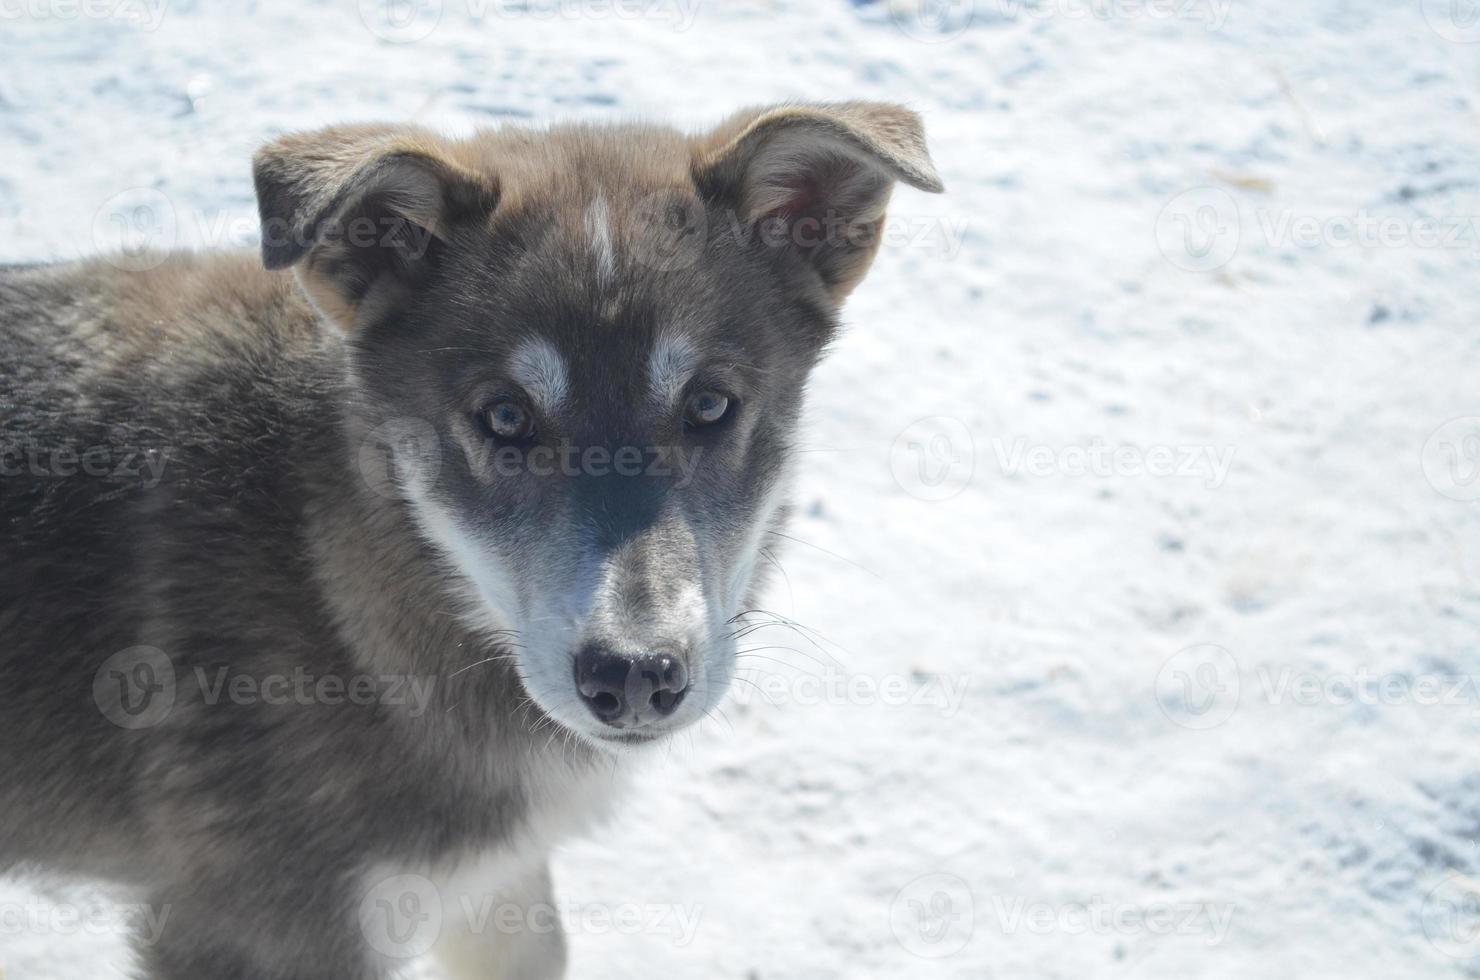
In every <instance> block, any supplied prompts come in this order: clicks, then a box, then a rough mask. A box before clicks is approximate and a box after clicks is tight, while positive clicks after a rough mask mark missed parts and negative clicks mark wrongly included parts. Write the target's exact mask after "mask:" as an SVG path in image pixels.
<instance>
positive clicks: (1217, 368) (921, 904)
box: [0, 0, 1480, 980]
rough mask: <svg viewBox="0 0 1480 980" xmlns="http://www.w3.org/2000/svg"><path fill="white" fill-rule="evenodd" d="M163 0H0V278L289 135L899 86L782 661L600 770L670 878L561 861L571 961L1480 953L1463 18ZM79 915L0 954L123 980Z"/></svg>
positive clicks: (1078, 1)
mask: <svg viewBox="0 0 1480 980" xmlns="http://www.w3.org/2000/svg"><path fill="white" fill-rule="evenodd" d="M161 2H162V0H153V2H150V0H97V2H96V3H92V4H84V5H81V6H78V5H76V4H73V3H69V2H68V0H0V152H3V158H4V159H3V166H0V231H3V232H4V234H3V236H0V259H11V260H29V259H42V258H50V257H68V256H73V255H76V254H79V253H84V252H90V251H94V250H96V249H98V248H104V247H117V246H118V245H119V244H120V235H124V236H133V243H135V244H137V240H138V238H139V236H143V237H149V236H151V235H153V236H154V243H155V244H161V243H169V242H171V241H173V242H177V243H179V244H189V245H201V246H210V247H251V246H252V245H253V244H254V238H253V235H254V229H253V218H252V216H253V213H254V210H253V204H252V198H251V188H250V182H249V179H248V172H247V160H248V157H249V155H250V152H251V150H252V149H253V147H254V146H255V145H256V144H258V143H259V142H260V141H262V140H264V139H266V138H268V137H270V136H272V135H274V134H276V133H278V132H280V131H282V130H285V129H290V128H301V127H306V126H312V125H316V124H320V123H328V122H336V121H344V120H352V119H367V118H378V117H386V118H392V119H416V120H419V121H422V122H425V123H429V124H431V125H434V126H438V127H443V128H446V129H448V130H450V131H461V130H465V129H467V128H469V127H473V126H478V125H496V124H499V123H502V122H506V121H511V120H512V121H530V120H532V121H543V120H548V119H551V118H555V117H580V118H609V117H613V116H631V115H643V116H649V115H651V116H659V117H665V118H669V119H672V120H674V121H677V122H679V123H681V124H684V125H693V126H698V125H703V124H706V123H709V122H712V121H714V120H715V119H717V118H718V117H719V116H720V115H722V114H724V113H725V112H727V111H728V110H730V109H732V108H734V107H736V106H737V105H739V104H742V103H753V102H761V101H767V100H776V99H783V98H802V99H815V98H826V99H837V98H847V97H858V98H873V99H891V100H899V101H905V102H908V103H910V104H911V105H913V106H914V107H915V108H917V109H919V110H920V111H921V112H922V113H924V114H925V116H926V118H927V120H928V125H929V129H930V134H931V138H932V142H933V146H934V152H935V155H936V159H937V161H938V163H939V165H940V170H941V173H942V175H943V176H944V178H945V181H946V183H947V185H948V188H949V191H950V193H949V194H948V195H947V196H944V197H940V198H933V197H927V196H925V195H921V194H917V193H914V192H911V191H901V192H899V193H898V195H897V197H896V204H895V215H896V217H895V227H897V228H899V229H900V233H899V240H898V241H896V242H895V243H894V244H893V245H892V246H891V247H889V248H888V249H887V250H886V252H885V254H884V255H883V256H882V257H881V258H880V260H879V262H878V263H877V265H876V267H875V271H874V273H873V274H872V277H871V278H870V279H869V280H868V281H867V283H866V284H865V285H864V287H863V288H862V289H861V290H860V291H859V292H858V293H857V295H856V297H855V298H854V300H853V302H852V304H851V306H850V308H849V311H848V312H849V319H850V321H851V323H852V329H851V332H850V334H849V335H848V336H847V338H846V339H845V340H844V341H843V342H842V343H841V344H840V345H839V346H838V348H837V351H836V353H835V354H834V356H833V357H832V359H831V360H830V361H829V362H828V363H827V364H826V366H825V367H823V368H822V369H821V371H820V372H819V374H818V376H817V379H816V384H815V388H814V390H813V393H812V420H811V424H810V428H809V430H808V433H807V440H808V445H809V447H810V448H812V449H815V450H816V451H815V452H812V453H809V455H808V456H807V466H806V469H805V476H804V479H803V482H802V488H801V494H802V496H801V504H802V507H801V517H800V520H799V521H798V523H797V525H796V527H795V529H794V534H795V535H796V537H798V538H800V539H802V540H803V541H805V542H808V544H798V545H796V546H795V547H793V548H791V550H790V551H789V553H787V554H786V556H785V557H784V559H783V564H784V566H785V570H786V573H787V581H786V582H780V583H778V587H777V588H776V590H775V592H774V594H773V596H772V599H771V602H770V605H771V608H773V609H775V610H776V611H778V612H782V613H785V614H788V615H791V616H793V617H795V618H796V619H798V620H799V621H801V622H803V623H806V624H808V625H809V626H810V627H812V628H813V629H815V631H816V634H817V635H818V636H820V637H824V638H825V639H819V641H818V643H819V646H820V647H821V648H822V649H821V650H819V649H817V648H814V647H810V646H807V645H804V644H796V643H795V641H794V640H792V639H788V638H786V637H784V636H783V637H778V638H777V639H776V640H775V641H774V642H776V643H791V644H794V645H798V646H799V649H802V650H806V651H808V652H810V653H811V654H812V655H814V656H815V657H817V658H818V659H817V660H813V659H810V658H808V657H804V656H802V655H800V654H793V653H789V652H787V651H779V652H777V653H776V656H778V657H779V658H780V659H781V660H783V661H786V663H787V664H789V665H790V666H783V665H779V664H775V663H769V662H765V661H757V662H755V663H754V666H759V667H766V668H768V670H769V671H770V672H771V676H770V677H765V676H761V675H752V678H751V679H752V680H753V681H754V682H755V683H756V684H759V685H761V686H762V687H764V688H766V689H767V691H768V692H769V694H770V695H771V697H772V698H773V699H774V700H776V701H778V702H780V703H778V704H776V705H775V706H771V705H769V704H767V703H765V701H763V699H762V698H761V696H760V695H759V694H757V693H756V692H755V691H754V690H753V689H752V688H751V687H749V686H747V685H745V684H741V685H739V690H738V691H737V699H736V702H735V703H733V704H731V705H730V706H728V707H727V708H726V711H725V715H726V722H722V723H718V724H712V725H707V726H706V727H705V728H704V729H703V730H702V731H701V732H700V733H699V734H698V735H697V736H696V737H695V738H694V739H693V740H692V742H690V741H689V740H684V741H683V743H682V744H681V745H679V746H678V747H677V748H676V749H675V751H674V752H673V754H672V757H671V758H670V759H668V760H665V761H664V762H663V764H662V765H659V766H654V767H652V769H651V771H649V772H648V773H647V774H646V775H645V776H644V778H643V780H642V782H641V786H642V787H643V790H644V795H643V797H642V800H641V802H640V804H638V805H635V806H632V807H630V808H629V809H628V810H627V811H626V813H625V816H624V817H623V818H622V819H623V821H624V823H625V826H626V827H627V829H628V830H629V831H630V832H631V833H632V834H635V835H639V836H640V835H641V834H644V833H651V835H652V837H653V839H654V840H655V841H658V840H662V841H677V842H679V844H680V852H681V853H682V855H683V859H682V860H680V861H678V862H673V861H671V860H670V859H669V855H670V854H671V851H670V850H669V849H668V848H667V847H666V846H665V847H664V848H661V849H660V848H658V847H656V846H655V847H654V848H652V849H651V850H647V849H640V850H636V851H627V852H613V851H612V850H610V849H608V848H606V847H603V846H602V845H601V844H600V843H599V842H596V841H586V842H578V843H574V844H572V845H571V846H569V847H568V848H567V849H565V850H564V851H563V852H562V853H561V854H560V855H559V857H558V860H557V865H556V871H557V878H558V886H559V890H560V893H561V895H562V896H563V898H565V899H566V900H568V901H569V902H570V903H572V905H573V906H574V908H573V910H572V911H571V914H570V916H569V919H570V923H571V925H572V928H573V932H574V935H573V950H574V969H573V975H575V976H577V977H612V978H637V977H650V976H656V977H685V978H687V977H697V978H736V980H749V978H757V980H770V978H783V977H807V978H818V980H821V978H848V980H852V978H864V977H971V978H981V977H1001V978H1028V977H1032V978H1072V980H1082V978H1086V977H1093V978H1142V977H1144V978H1187V977H1207V978H1225V977H1270V976H1275V977H1303V978H1321V977H1344V978H1346V977H1357V976H1361V977H1395V976H1401V977H1412V978H1416V977H1442V976H1480V897H1477V894H1480V893H1477V892H1475V891H1472V890H1471V885H1470V884H1469V881H1468V879H1466V878H1465V877H1464V876H1466V875H1475V876H1477V877H1480V848H1477V844H1476V842H1477V839H1480V767H1477V765H1476V760H1477V755H1480V750H1477V748H1476V745H1477V742H1476V735H1477V734H1480V684H1477V683H1476V681H1475V680H1473V679H1472V675H1475V674H1480V639H1477V632H1476V625H1477V623H1480V510H1477V504H1476V502H1475V501H1476V499H1477V498H1480V419H1476V418H1475V416H1480V390H1477V389H1480V335H1477V333H1476V332H1475V330H1474V326H1475V319H1476V313H1477V310H1480V276H1477V274H1476V273H1477V261H1476V258H1477V255H1480V230H1477V226H1476V225H1475V224H1472V223H1471V222H1472V219H1473V218H1474V216H1476V215H1477V214H1480V197H1477V175H1480V115H1477V111H1476V103H1477V98H1480V92H1477V83H1480V8H1477V9H1470V8H1471V7H1472V6H1473V4H1472V3H1471V0H1454V2H1453V3H1451V2H1450V0H1424V2H1420V0H1403V2H1389V0H1363V2H1344V3H1343V2H1336V0H1330V2H1319V0H1309V2H1302V3H1292V2H1290V0H1239V2H1235V3H1231V4H1230V3H1227V2H1223V0H1149V2H1142V0H1094V2H1091V0H1036V2H1035V0H977V2H976V3H975V5H974V9H973V5H972V4H971V3H959V2H958V3H954V4H949V3H945V4H938V5H937V6H940V7H944V8H948V9H947V10H946V13H945V16H943V17H941V18H934V19H928V20H923V21H922V20H921V19H920V18H918V17H917V16H914V15H913V14H911V11H912V10H914V9H916V6H917V5H916V4H915V3H914V2H907V3H900V4H897V5H896V9H895V11H894V15H893V16H891V9H890V5H888V4H887V3H884V2H879V0H875V2H869V0H854V2H852V3H845V2H843V0H795V2H783V0H747V2H737V3H731V4H728V5H722V4H720V3H719V2H717V0H702V2H700V0H684V2H680V0H640V2H637V3H635V4H634V3H622V2H617V3H616V4H615V5H614V4H613V3H612V2H610V0H560V2H557V0H529V3H512V2H509V0H484V2H481V3H480V2H477V0H442V2H441V3H440V4H439V3H436V2H434V0H423V2H421V4H420V5H419V6H417V5H416V4H414V3H413V4H409V5H403V6H401V7H398V8H395V12H397V13H399V14H400V15H402V19H401V20H400V21H398V22H396V23H392V22H391V21H390V20H388V19H387V17H386V11H385V7H384V0H366V2H364V3H362V4H360V5H359V7H358V9H357V5H356V3H355V2H354V0H336V2H332V3H319V4H309V3H291V2H286V0H284V2H255V3H239V4H232V5H229V9H228V5H227V4H224V3H222V4H205V3H187V2H185V0H174V2H171V3H169V4H168V6H167V7H162V6H160V3H161ZM439 8H440V15H439V16H438V15H437V10H438V9H439ZM408 11H409V12H410V14H411V15H412V16H409V18H408V17H407V16H406V15H407V12H408ZM634 11H636V12H637V13H638V14H640V15H639V16H634ZM619 12H620V15H619ZM1471 15H1475V16H1471ZM161 202H163V204H161ZM141 204H142V205H144V206H145V210H142V211H141V210H140V209H139V205H141ZM117 216H122V217H123V218H125V219H126V220H127V221H129V222H131V224H128V225H120V224H117V220H118V218H117ZM129 241H130V239H129V238H127V237H125V238H124V240H123V242H124V243H125V244H127V243H129ZM917 419H925V420H927V421H925V422H923V423H920V424H918V425H912V423H915V420H917ZM1456 420H1457V421H1456ZM814 546H815V547H814ZM824 650H825V651H826V655H824V653H823V651H824ZM819 661H820V662H819ZM806 672H811V673H812V674H820V675H822V677H823V681H822V682H821V683H816V684H814V682H812V681H810V680H809V679H808V676H809V675H808V674H807V673H806ZM840 678H841V679H843V680H847V683H841V682H840V681H839V679H840ZM963 692H964V693H963ZM28 889H30V890H28ZM76 901H77V899H76V897H75V895H74V894H72V893H68V892H59V891H51V890H44V886H39V885H25V884H21V883H11V884H4V883H0V913H3V914H0V973H3V975H4V977H5V980H33V978H35V980H73V978H76V980H102V978H108V977H117V976H122V975H123V974H122V970H123V965H122V964H123V963H124V960H123V958H122V952H121V950H122V943H121V940H120V939H119V937H118V935H117V933H118V932H119V931H120V930H119V928H117V920H118V919H120V918H122V917H123V916H122V912H121V911H120V910H117V909H114V910H113V911H112V912H111V913H109V912H108V911H107V910H106V909H105V913H104V915H103V917H102V920H101V922H92V923H90V924H89V925H87V926H79V925H77V924H76V923H72V922H70V920H67V919H66V918H65V917H64V916H63V917H59V916H58V914H56V913H57V912H58V903H60V907H61V911H62V912H63V913H64V912H65V909H66V907H67V903H68V902H76ZM614 916H615V917H616V918H618V919H620V920H621V921H620V922H619V923H614V922H613V921H610V920H611V919H612V918H613V917H614ZM634 920H635V921H636V925H634ZM110 964H111V966H110Z"/></svg>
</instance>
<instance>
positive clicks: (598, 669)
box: [575, 644, 689, 728]
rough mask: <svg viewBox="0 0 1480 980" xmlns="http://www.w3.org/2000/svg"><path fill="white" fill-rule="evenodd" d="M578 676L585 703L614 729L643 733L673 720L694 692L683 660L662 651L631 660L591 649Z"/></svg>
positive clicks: (580, 660) (579, 660)
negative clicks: (690, 693) (628, 729)
mask: <svg viewBox="0 0 1480 980" xmlns="http://www.w3.org/2000/svg"><path fill="white" fill-rule="evenodd" d="M575 674H576V690H578V691H579V692H580V695H581V700H582V701H584V702H585V703H586V707H587V708H589V709H590V710H591V713H592V714H594V715H595V716H596V717H597V718H599V719H600V720H601V721H602V722H604V723H605V724H607V725H610V726H612V727H613V728H642V727H645V726H647V725H650V724H652V723H654V722H656V721H658V720H660V719H663V718H666V717H668V716H669V715H671V714H673V712H674V710H675V709H677V708H678V705H679V702H681V701H682V700H683V697H684V694H686V693H687V692H688V687H689V672H688V668H686V667H685V666H684V662H683V658H682V657H681V656H678V655H676V654H673V653H668V652H661V651H659V652H653V653H645V654H640V655H638V656H625V655H623V654H620V653H615V652H613V651H611V650H609V649H607V648H606V647H604V646H601V645H599V644H588V645H587V646H585V647H583V648H582V649H581V652H580V653H579V654H577V655H576V664H575Z"/></svg>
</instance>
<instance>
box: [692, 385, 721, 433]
mask: <svg viewBox="0 0 1480 980" xmlns="http://www.w3.org/2000/svg"><path fill="white" fill-rule="evenodd" d="M730 405H731V401H730V397H729V396H728V395H722V394H720V393H719V392H717V391H701V392H699V393H698V394H696V395H693V396H692V397H690V398H689V403H688V405H687V406H686V407H685V408H684V421H686V422H688V424H689V425H692V426H701V425H714V424H715V423H716V422H720V421H723V420H724V418H725V416H727V415H729V414H730Z"/></svg>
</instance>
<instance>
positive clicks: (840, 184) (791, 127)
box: [694, 102, 945, 302]
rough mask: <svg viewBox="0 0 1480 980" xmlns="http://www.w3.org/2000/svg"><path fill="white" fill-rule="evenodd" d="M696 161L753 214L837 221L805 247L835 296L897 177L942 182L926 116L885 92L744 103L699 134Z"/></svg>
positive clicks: (865, 261) (866, 255)
mask: <svg viewBox="0 0 1480 980" xmlns="http://www.w3.org/2000/svg"><path fill="white" fill-rule="evenodd" d="M694 169H695V176H696V181H697V182H698V183H699V185H700V187H701V188H704V189H707V190H708V191H710V192H711V193H714V194H718V195H721V196H723V197H725V198H727V199H729V200H730V201H732V202H733V203H735V204H737V205H738V206H739V207H740V209H741V210H742V212H743V217H744V218H745V219H746V220H747V221H760V220H765V219H768V218H771V219H780V220H781V221H783V222H790V223H796V222H803V221H811V222H813V223H814V224H817V225H818V226H819V227H821V226H825V227H827V228H832V229H834V230H833V231H830V232H827V233H826V234H825V235H824V236H823V238H822V240H820V241H816V242H813V243H811V244H808V245H807V246H806V247H805V248H804V249H803V251H804V252H805V254H807V255H808V256H809V257H810V258H811V260H812V261H813V263H814V264H815V265H816V267H817V269H818V272H819V273H820V274H821V275H822V277H823V280H824V282H825V283H826V284H827V286H828V289H829V291H830V292H831V294H832V295H833V298H834V300H836V301H838V302H841V301H842V299H843V298H844V297H846V296H847V295H848V293H850V292H851V291H852V289H853V287H854V286H856V285H857V284H858V282H859V280H861V279H862V278H863V274H864V273H865V272H866V271H867V270H868V266H869V264H870V263H871V262H872V259H873V256H874V253H875V252H876V251H877V250H878V244H879V241H878V240H879V234H878V233H879V232H880V231H881V230H882V227H883V221H884V209H885V206H886V205H887V203H888V201H889V192H890V189H891V186H892V184H893V183H894V182H895V181H899V182H901V183H905V184H908V185H909V186H911V187H915V188H918V189H919V190H923V191H928V192H931V193H940V192H941V191H943V190H944V189H945V188H944V185H943V184H942V183H941V180H940V176H939V175H938V174H937V173H936V172H935V165H934V164H933V163H932V162H931V159H930V151H929V150H928V148H927V147H926V144H925V130H924V126H923V125H922V124H921V122H920V117H919V116H918V115H916V114H915V113H914V112H911V111H910V110H909V109H906V108H904V107H903V106H898V105H891V104H888V103H881V102H841V103H833V104H816V105H804V104H799V105H782V106H774V107H769V108H754V109H747V110H744V111H742V112H739V113H737V114H735V115H734V116H732V117H730V118H729V119H728V120H726V121H725V122H724V123H722V124H721V125H720V126H719V127H717V128H716V129H715V130H714V131H713V132H711V133H710V134H708V135H707V136H705V137H702V138H700V139H699V140H697V141H696V142H695V147H694ZM838 227H842V228H844V229H845V231H843V232H838V231H836V229H837V228H838Z"/></svg>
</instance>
